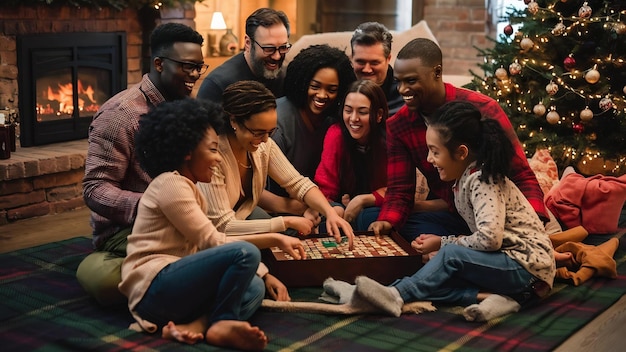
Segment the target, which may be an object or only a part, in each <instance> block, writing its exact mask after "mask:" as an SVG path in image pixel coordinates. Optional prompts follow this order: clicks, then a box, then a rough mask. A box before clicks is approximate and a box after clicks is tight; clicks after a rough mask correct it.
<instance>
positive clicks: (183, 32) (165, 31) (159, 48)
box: [150, 22, 204, 58]
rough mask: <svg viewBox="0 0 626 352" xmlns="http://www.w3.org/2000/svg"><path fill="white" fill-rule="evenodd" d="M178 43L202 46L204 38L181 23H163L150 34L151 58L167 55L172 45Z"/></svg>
mask: <svg viewBox="0 0 626 352" xmlns="http://www.w3.org/2000/svg"><path fill="white" fill-rule="evenodd" d="M178 42H182V43H195V44H199V45H202V43H203V42H204V38H203V37H202V35H201V34H200V33H198V32H196V31H195V30H194V29H193V28H191V27H189V26H187V25H184V24H182V23H175V22H168V23H164V24H162V25H159V26H158V27H156V28H155V29H154V30H153V31H152V34H150V51H151V53H152V57H153V58H154V57H155V56H161V55H168V54H169V50H170V49H171V48H172V46H173V45H174V43H178Z"/></svg>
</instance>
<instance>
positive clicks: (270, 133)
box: [241, 122, 278, 138]
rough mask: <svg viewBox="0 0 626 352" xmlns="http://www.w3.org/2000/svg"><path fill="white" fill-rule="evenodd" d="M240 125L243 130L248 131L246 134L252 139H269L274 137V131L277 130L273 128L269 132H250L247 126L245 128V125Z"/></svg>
mask: <svg viewBox="0 0 626 352" xmlns="http://www.w3.org/2000/svg"><path fill="white" fill-rule="evenodd" d="M241 125H242V126H243V128H245V129H246V130H248V132H250V134H251V135H252V137H254V138H263V137H265V135H267V136H268V137H271V136H273V135H274V133H276V130H278V127H274V128H272V129H271V130H269V131H259V130H251V129H249V128H248V126H246V124H245V123H243V122H242V123H241Z"/></svg>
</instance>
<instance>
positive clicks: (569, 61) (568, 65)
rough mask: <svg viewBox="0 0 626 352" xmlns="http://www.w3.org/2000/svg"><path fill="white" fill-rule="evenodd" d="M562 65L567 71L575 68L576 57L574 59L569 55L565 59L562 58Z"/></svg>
mask: <svg viewBox="0 0 626 352" xmlns="http://www.w3.org/2000/svg"><path fill="white" fill-rule="evenodd" d="M563 66H564V67H565V69H566V70H568V71H571V70H573V69H574V68H576V59H574V58H573V57H572V56H571V55H570V56H568V57H566V58H565V60H563Z"/></svg>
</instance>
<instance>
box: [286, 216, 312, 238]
mask: <svg viewBox="0 0 626 352" xmlns="http://www.w3.org/2000/svg"><path fill="white" fill-rule="evenodd" d="M283 221H284V222H285V226H286V227H287V228H292V229H294V230H296V231H298V234H299V235H301V236H302V235H304V236H306V235H309V234H311V232H313V228H314V227H315V224H314V223H313V221H311V220H310V219H307V218H305V217H302V216H283Z"/></svg>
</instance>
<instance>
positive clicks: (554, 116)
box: [546, 110, 561, 125]
mask: <svg viewBox="0 0 626 352" xmlns="http://www.w3.org/2000/svg"><path fill="white" fill-rule="evenodd" d="M560 119H561V116H559V113H558V112H556V110H550V112H549V113H548V114H547V115H546V121H548V123H549V124H551V125H554V124H556V123H557V122H559V120H560Z"/></svg>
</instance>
